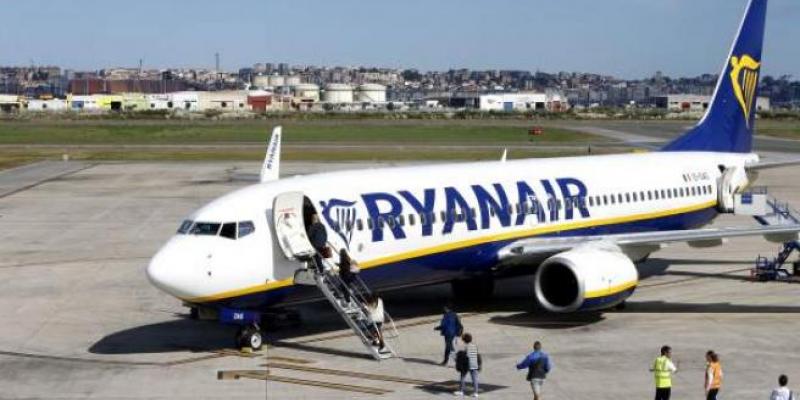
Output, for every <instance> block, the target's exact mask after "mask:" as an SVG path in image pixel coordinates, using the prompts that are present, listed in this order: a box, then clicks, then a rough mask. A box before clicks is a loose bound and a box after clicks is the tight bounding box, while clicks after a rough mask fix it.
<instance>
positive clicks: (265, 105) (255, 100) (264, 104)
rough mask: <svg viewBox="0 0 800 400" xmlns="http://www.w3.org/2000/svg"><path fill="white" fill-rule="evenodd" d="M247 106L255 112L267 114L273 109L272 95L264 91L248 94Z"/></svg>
mask: <svg viewBox="0 0 800 400" xmlns="http://www.w3.org/2000/svg"><path fill="white" fill-rule="evenodd" d="M247 105H248V106H249V107H250V110H252V111H255V112H266V111H267V109H271V108H272V93H270V92H266V91H263V90H254V91H250V92H248V94H247Z"/></svg>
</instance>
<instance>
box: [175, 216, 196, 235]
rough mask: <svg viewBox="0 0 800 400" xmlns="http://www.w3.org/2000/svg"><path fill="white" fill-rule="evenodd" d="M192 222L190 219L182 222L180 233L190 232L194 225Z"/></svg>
mask: <svg viewBox="0 0 800 400" xmlns="http://www.w3.org/2000/svg"><path fill="white" fill-rule="evenodd" d="M192 223H193V221H190V220H188V219H187V220H185V221H183V223H181V226H180V228H178V233H180V234H186V233H189V228H191V227H192Z"/></svg>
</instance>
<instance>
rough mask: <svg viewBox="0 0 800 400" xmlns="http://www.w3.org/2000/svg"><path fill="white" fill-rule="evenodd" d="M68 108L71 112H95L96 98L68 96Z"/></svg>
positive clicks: (96, 107) (96, 106)
mask: <svg viewBox="0 0 800 400" xmlns="http://www.w3.org/2000/svg"><path fill="white" fill-rule="evenodd" d="M67 105H68V108H69V109H70V110H72V111H97V110H99V106H98V105H97V97H95V96H93V95H68V96H67Z"/></svg>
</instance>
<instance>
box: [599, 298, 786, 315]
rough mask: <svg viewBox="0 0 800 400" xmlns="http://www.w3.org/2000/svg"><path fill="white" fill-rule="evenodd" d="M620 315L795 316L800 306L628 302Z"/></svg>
mask: <svg viewBox="0 0 800 400" xmlns="http://www.w3.org/2000/svg"><path fill="white" fill-rule="evenodd" d="M615 312H618V313H626V314H631V313H632V314H637V313H657V314H662V313H703V314H763V313H772V314H794V313H799V312H800V306H780V305H747V304H731V303H673V302H667V301H630V300H629V301H628V302H627V303H626V306H625V309H624V310H620V311H615Z"/></svg>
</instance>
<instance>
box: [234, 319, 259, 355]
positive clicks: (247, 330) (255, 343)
mask: <svg viewBox="0 0 800 400" xmlns="http://www.w3.org/2000/svg"><path fill="white" fill-rule="evenodd" d="M263 344H264V338H263V337H262V336H261V328H259V326H258V324H252V325H247V326H242V327H240V328H239V331H238V332H237V333H236V347H237V348H245V347H249V348H251V349H253V351H257V350H260V349H261V346H262V345H263Z"/></svg>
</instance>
